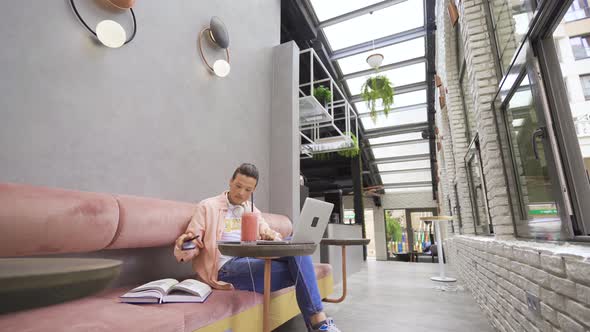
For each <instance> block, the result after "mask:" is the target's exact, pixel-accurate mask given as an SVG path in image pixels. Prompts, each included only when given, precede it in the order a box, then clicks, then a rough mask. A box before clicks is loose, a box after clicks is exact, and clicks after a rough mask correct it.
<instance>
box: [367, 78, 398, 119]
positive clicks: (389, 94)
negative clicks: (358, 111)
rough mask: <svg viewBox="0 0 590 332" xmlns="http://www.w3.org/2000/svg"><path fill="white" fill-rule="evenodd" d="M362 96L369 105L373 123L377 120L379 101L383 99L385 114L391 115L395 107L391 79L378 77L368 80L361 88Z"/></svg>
mask: <svg viewBox="0 0 590 332" xmlns="http://www.w3.org/2000/svg"><path fill="white" fill-rule="evenodd" d="M361 96H362V97H363V100H364V101H365V102H366V103H367V107H368V108H369V110H370V114H371V118H372V119H373V122H375V121H376V120H377V100H379V99H381V103H382V105H383V113H384V114H385V116H387V114H389V111H390V110H391V105H393V86H392V84H391V81H390V80H389V78H387V77H386V76H383V75H377V76H373V77H369V78H367V81H365V83H364V84H363V86H362V88H361Z"/></svg>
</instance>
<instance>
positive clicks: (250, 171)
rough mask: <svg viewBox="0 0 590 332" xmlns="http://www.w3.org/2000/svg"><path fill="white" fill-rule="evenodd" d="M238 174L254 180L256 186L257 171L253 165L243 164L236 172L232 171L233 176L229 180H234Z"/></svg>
mask: <svg viewBox="0 0 590 332" xmlns="http://www.w3.org/2000/svg"><path fill="white" fill-rule="evenodd" d="M238 174H242V175H244V176H247V177H251V178H254V179H256V184H258V169H257V168H256V166H254V165H253V164H248V163H243V164H241V165H240V166H238V168H236V170H235V171H234V175H232V177H231V179H232V180H235V179H236V176H237V175H238Z"/></svg>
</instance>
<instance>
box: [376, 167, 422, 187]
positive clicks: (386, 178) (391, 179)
mask: <svg viewBox="0 0 590 332" xmlns="http://www.w3.org/2000/svg"><path fill="white" fill-rule="evenodd" d="M380 175H381V181H383V184H395V183H407V182H422V181H431V180H432V178H431V177H430V170H428V171H421V172H412V173H401V174H380Z"/></svg>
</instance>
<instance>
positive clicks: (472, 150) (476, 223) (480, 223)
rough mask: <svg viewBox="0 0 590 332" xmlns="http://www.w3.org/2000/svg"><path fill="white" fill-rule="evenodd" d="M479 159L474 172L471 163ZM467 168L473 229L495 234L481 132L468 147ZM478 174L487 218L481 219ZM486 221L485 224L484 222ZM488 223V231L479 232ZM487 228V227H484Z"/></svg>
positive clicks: (484, 233) (476, 231)
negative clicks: (477, 186)
mask: <svg viewBox="0 0 590 332" xmlns="http://www.w3.org/2000/svg"><path fill="white" fill-rule="evenodd" d="M474 159H477V164H478V166H477V174H473V172H472V167H471V165H470V163H471V162H472V161H473V160H474ZM464 162H465V170H466V171H467V184H468V187H469V198H470V200H471V213H472V215H473V229H474V232H475V235H494V225H493V222H492V216H491V215H490V209H489V200H488V194H487V185H486V180H485V175H484V172H483V168H482V159H481V149H480V145H479V133H476V134H475V136H474V137H473V140H472V141H471V143H470V144H469V147H468V148H467V153H466V154H465V157H464ZM474 176H478V177H479V180H480V181H481V192H482V195H483V197H482V200H483V204H484V213H485V219H486V220H480V213H479V210H478V209H479V205H478V203H477V198H476V195H477V191H476V188H475V185H474V181H473V177H474ZM484 223H485V224H484ZM486 225H487V232H478V227H479V228H484V226H486ZM484 229H485V228H484Z"/></svg>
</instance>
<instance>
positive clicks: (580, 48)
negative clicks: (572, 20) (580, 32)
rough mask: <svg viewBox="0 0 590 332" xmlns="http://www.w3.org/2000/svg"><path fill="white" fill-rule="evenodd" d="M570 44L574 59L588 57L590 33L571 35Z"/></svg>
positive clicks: (589, 54) (589, 55) (589, 53)
mask: <svg viewBox="0 0 590 332" xmlns="http://www.w3.org/2000/svg"><path fill="white" fill-rule="evenodd" d="M588 30H590V29H588ZM570 44H571V45H572V51H573V52H574V58H575V59H576V60H581V59H585V58H590V35H585V36H577V37H571V38H570Z"/></svg>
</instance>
